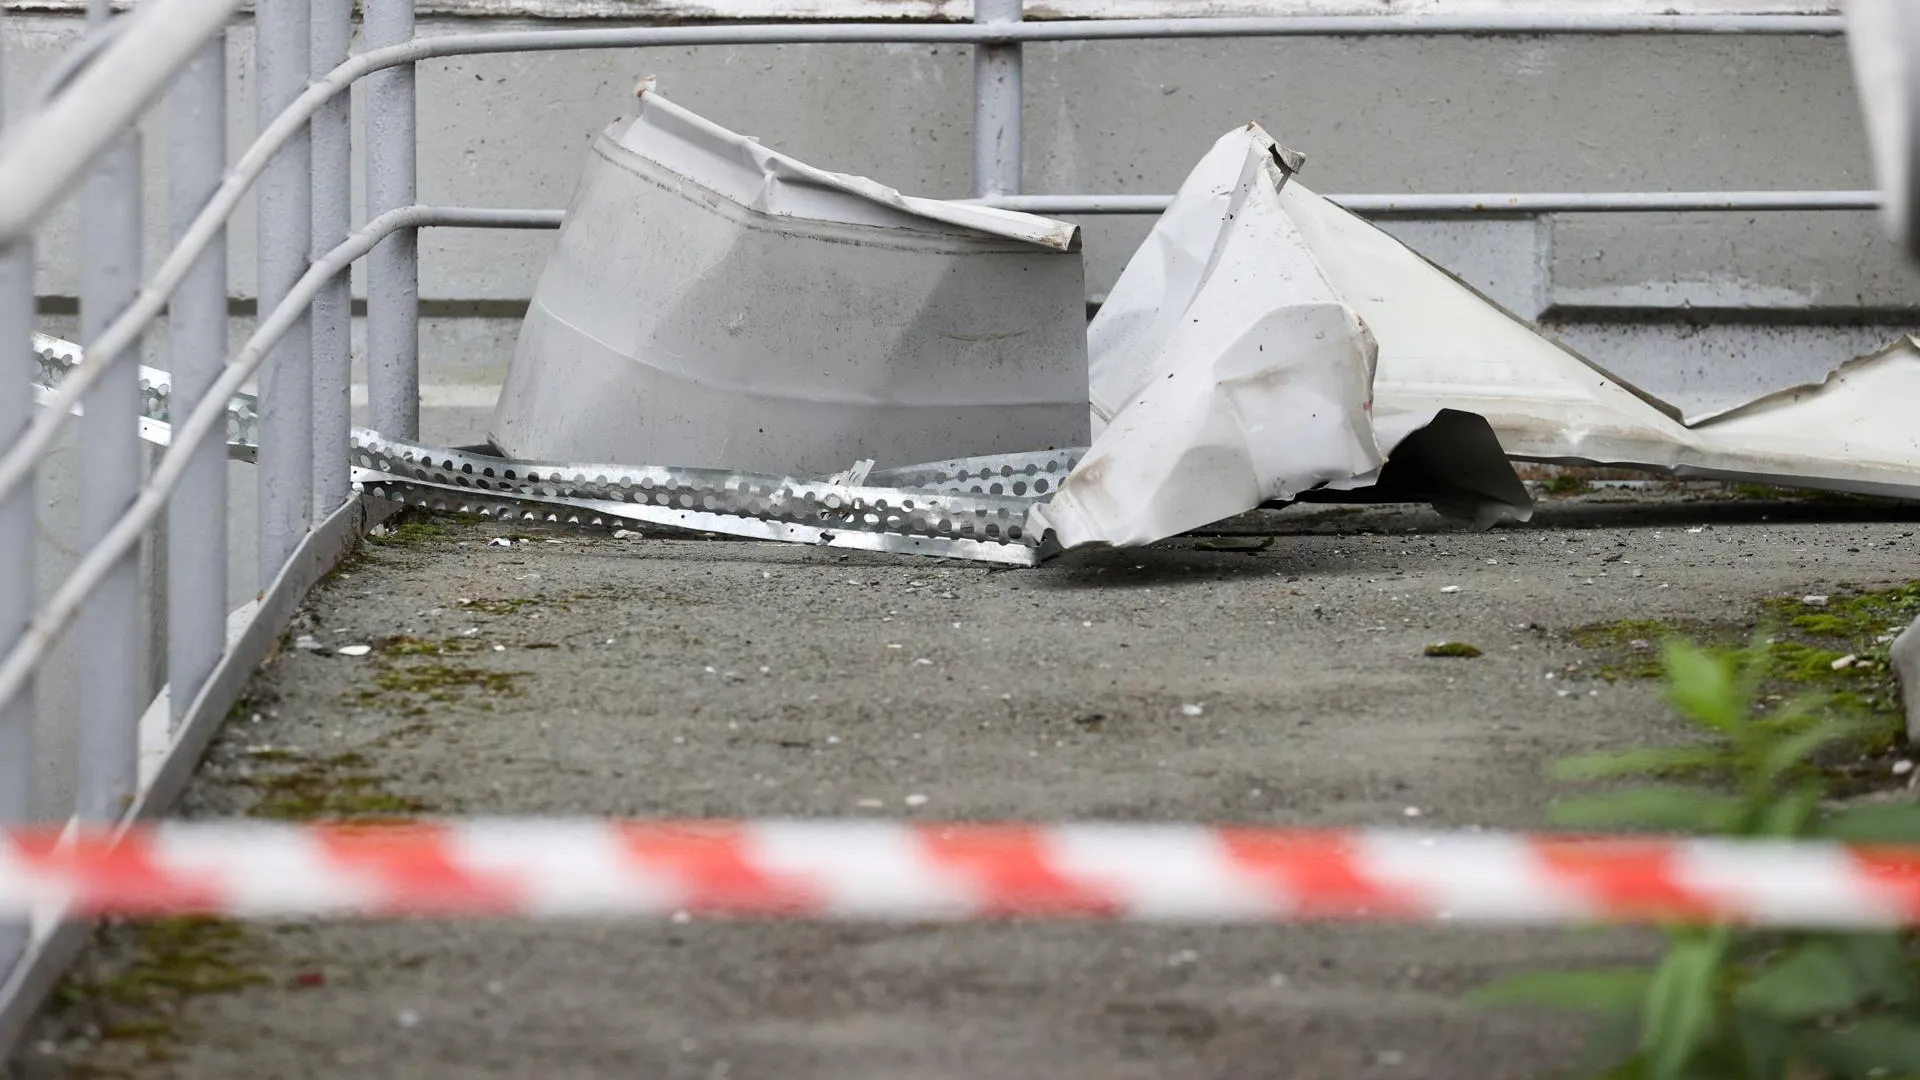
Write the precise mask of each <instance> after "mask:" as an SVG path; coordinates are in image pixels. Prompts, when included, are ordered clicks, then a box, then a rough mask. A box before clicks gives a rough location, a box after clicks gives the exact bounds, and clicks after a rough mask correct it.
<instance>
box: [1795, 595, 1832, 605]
mask: <svg viewBox="0 0 1920 1080" xmlns="http://www.w3.org/2000/svg"><path fill="white" fill-rule="evenodd" d="M1800 602H1801V603H1803V604H1805V605H1807V606H1808V607H1826V606H1827V598H1826V597H1824V596H1819V595H1814V596H1803V597H1801V598H1800Z"/></svg>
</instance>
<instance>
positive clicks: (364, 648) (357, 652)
mask: <svg viewBox="0 0 1920 1080" xmlns="http://www.w3.org/2000/svg"><path fill="white" fill-rule="evenodd" d="M333 651H334V652H337V653H339V654H340V655H341V656H365V655H367V654H368V653H370V652H372V651H373V646H371V645H342V646H340V647H339V648H337V649H335V650H333Z"/></svg>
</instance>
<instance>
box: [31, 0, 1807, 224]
mask: <svg viewBox="0 0 1920 1080" xmlns="http://www.w3.org/2000/svg"><path fill="white" fill-rule="evenodd" d="M241 2H242V0H147V2H146V3H144V4H141V5H139V7H138V8H136V9H135V11H134V13H133V14H132V15H130V16H127V17H128V18H134V19H138V20H140V22H139V23H138V26H137V31H138V32H134V29H136V28H130V29H129V32H127V33H124V34H122V35H120V36H119V38H118V40H115V41H113V42H110V43H109V44H108V45H107V46H106V47H105V48H102V49H101V50H100V51H99V54H98V55H97V56H96V57H95V58H94V61H93V62H92V63H90V64H88V65H87V66H86V67H85V68H84V69H82V70H81V72H80V73H79V74H78V75H77V76H75V77H74V79H73V81H72V82H71V84H70V85H69V86H68V87H67V89H66V91H65V92H64V93H62V94H60V95H59V96H58V98H56V100H55V101H54V102H52V103H51V104H50V105H49V106H48V107H47V108H45V109H43V110H40V111H38V112H36V113H35V114H34V115H33V116H32V117H30V118H29V119H28V120H27V121H26V122H25V123H23V124H21V125H18V127H17V128H16V129H15V130H14V131H13V132H11V133H10V135H9V137H8V138H7V140H6V144H5V145H0V244H6V243H9V242H11V241H13V240H14V239H17V238H18V237H19V236H21V235H23V234H24V233H25V232H26V231H27V229H28V228H29V227H30V225H31V223H32V222H33V221H36V220H37V219H38V218H39V216H40V215H41V214H43V213H44V212H45V211H46V209H47V207H48V206H50V205H51V204H52V203H53V202H54V201H55V200H57V199H58V198H59V196H60V194H61V193H63V192H65V191H67V190H69V189H70V186H71V185H72V183H73V182H74V181H75V180H76V179H77V178H78V177H79V176H80V175H81V174H82V173H83V172H85V169H86V166H87V164H88V163H89V162H91V161H92V160H93V158H94V156H95V155H97V154H98V153H99V152H100V150H101V149H103V148H104V147H105V146H106V144H107V142H108V141H109V140H110V139H111V137H112V135H113V134H114V133H115V132H118V131H119V130H121V129H122V128H124V127H125V126H126V125H127V124H128V123H129V122H130V121H131V120H132V119H133V118H134V117H136V116H137V115H139V113H140V112H141V111H142V110H144V109H145V108H146V106H147V105H148V104H149V103H150V102H151V101H152V100H153V97H154V95H155V94H156V93H157V92H158V91H159V90H160V89H161V87H162V86H164V85H165V82H166V80H167V79H168V78H170V77H171V76H172V75H173V74H174V73H176V72H177V71H178V70H179V69H180V68H181V67H183V66H184V65H185V64H186V62H187V60H188V59H190V58H191V57H192V55H193V53H194V51H195V50H196V49H197V48H198V47H199V46H200V45H201V44H203V43H205V42H206V41H207V40H208V39H209V38H210V37H212V35H213V34H214V33H216V32H218V31H219V30H220V28H221V27H223V26H224V25H225V23H226V20H227V19H228V18H229V17H230V16H231V15H232V13H233V12H234V11H235V10H237V9H238V8H239V6H240V3H241ZM1844 30H1845V24H1844V21H1843V20H1842V19H1841V17H1840V16H1837V15H1717V16H1716V15H1586V14H1564V15H1537V14H1518V15H1502V14H1499V13H1489V14H1482V15H1467V16H1446V15H1378V16H1356V15H1327V16H1279V17H1262V18H1189V19H1089V20H1058V21H1051V22H1046V21H1029V22H1017V23H1000V22H994V23H953V24H945V23H936V24H906V25H900V24H892V23H791V24H762V25H749V26H731V25H716V26H666V27H619V28H589V29H570V30H524V31H507V32H488V33H477V34H447V35H441V36H436V37H429V38H416V39H415V40H413V41H411V42H408V43H406V44H404V45H396V46H390V47H388V48H384V49H376V50H372V51H369V52H364V53H361V54H359V55H357V56H355V57H354V58H353V59H351V60H349V61H348V62H347V63H346V64H343V65H341V66H340V67H338V68H335V69H334V72H333V73H332V74H331V75H329V76H328V78H327V79H326V80H325V82H324V83H322V84H316V88H318V86H319V85H327V86H334V85H335V83H336V79H335V78H334V76H339V75H344V76H346V85H351V83H352V82H353V81H354V80H357V79H358V78H360V77H361V76H363V75H367V74H371V73H372V72H375V71H379V70H382V69H384V68H389V67H395V66H398V65H402V64H412V63H417V62H419V61H422V60H431V59H437V58H443V57H450V56H474V55H483V54H490V53H510V52H546V51H556V50H578V49H623V48H643V47H653V46H692V45H814V44H859V43H868V44H894V45H905V44H962V45H996V44H1000V45H1013V44H1025V43H1029V42H1049V41H1122V40H1172V39H1189V38H1223V37H1341V36H1356V37H1358V36H1368V37H1371V36H1384V35H1402V36H1404V35H1464V34H1582V35H1623V34H1705V35H1726V34H1762V35H1813V36H1833V35H1838V34H1841V33H1843V32H1844ZM343 88H344V86H336V87H335V89H334V90H333V93H337V92H338V91H339V89H343ZM326 96H327V97H331V96H332V94H331V93H329V94H327V95H326ZM305 100H306V99H305V96H304V95H303V97H302V102H303V103H304V102H305ZM315 104H318V103H317V102H316V103H315ZM289 111H291V110H289ZM302 115H303V117H305V116H310V115H311V111H310V110H309V111H307V112H305V113H303V114H302ZM263 138H264V133H263ZM256 145H258V143H256ZM29 148H31V149H29Z"/></svg>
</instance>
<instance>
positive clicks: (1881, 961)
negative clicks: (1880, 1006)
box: [1821, 933, 1920, 1003]
mask: <svg viewBox="0 0 1920 1080" xmlns="http://www.w3.org/2000/svg"><path fill="white" fill-rule="evenodd" d="M1821 940H1823V941H1826V942H1827V943H1829V944H1831V945H1832V946H1833V947H1834V948H1835V949H1836V950H1838V951H1839V953H1840V955H1842V956H1844V957H1845V958H1846V961H1847V965H1848V966H1849V967H1851V968H1852V969H1853V973H1854V975H1855V976H1856V977H1857V978H1859V979H1861V980H1862V981H1864V982H1865V983H1866V984H1867V986H1868V988H1870V989H1871V990H1872V991H1873V993H1874V994H1875V995H1876V996H1878V997H1879V998H1880V999H1881V1000H1882V1001H1886V1002H1889V1003H1900V1002H1907V1001H1912V1000H1914V999H1915V998H1920V980H1916V979H1915V978H1914V973H1913V969H1912V968H1911V967H1910V966H1908V963H1907V953H1906V941H1905V938H1904V937H1903V936H1902V935H1900V934H1896V933H1861V934H1830V935H1827V936H1825V937H1823V938H1821Z"/></svg>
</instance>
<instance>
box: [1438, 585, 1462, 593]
mask: <svg viewBox="0 0 1920 1080" xmlns="http://www.w3.org/2000/svg"><path fill="white" fill-rule="evenodd" d="M1440 591H1441V592H1443V593H1457V592H1459V591H1460V586H1458V585H1442V586H1440Z"/></svg>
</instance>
